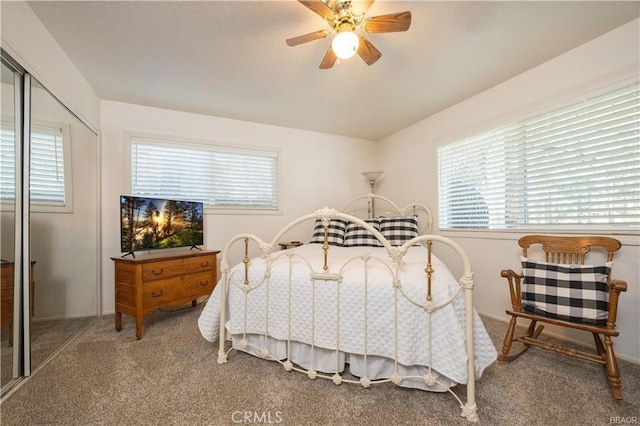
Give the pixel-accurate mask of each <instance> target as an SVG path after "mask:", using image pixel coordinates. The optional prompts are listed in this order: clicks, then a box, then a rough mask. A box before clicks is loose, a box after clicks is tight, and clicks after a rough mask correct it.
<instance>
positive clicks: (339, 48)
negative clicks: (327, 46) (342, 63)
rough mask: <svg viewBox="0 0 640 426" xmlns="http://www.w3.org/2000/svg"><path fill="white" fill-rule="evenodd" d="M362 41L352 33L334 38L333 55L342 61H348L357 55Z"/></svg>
mask: <svg viewBox="0 0 640 426" xmlns="http://www.w3.org/2000/svg"><path fill="white" fill-rule="evenodd" d="M359 44H360V40H359V39H358V36H357V35H356V33H354V32H351V31H343V32H340V33H338V34H336V36H335V37H334V38H333V41H332V42H331V48H332V49H333V53H335V54H336V56H337V57H338V58H340V59H348V58H350V57H352V56H353V55H355V54H356V52H357V51H358V45H359Z"/></svg>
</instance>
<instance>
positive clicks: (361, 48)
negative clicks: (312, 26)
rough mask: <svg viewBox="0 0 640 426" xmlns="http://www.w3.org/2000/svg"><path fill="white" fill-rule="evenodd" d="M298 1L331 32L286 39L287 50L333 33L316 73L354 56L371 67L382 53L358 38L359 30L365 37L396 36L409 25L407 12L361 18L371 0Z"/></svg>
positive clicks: (321, 31) (363, 38) (365, 39)
mask: <svg viewBox="0 0 640 426" xmlns="http://www.w3.org/2000/svg"><path fill="white" fill-rule="evenodd" d="M298 1H299V2H300V3H302V4H303V5H304V6H306V7H307V8H309V9H311V10H312V11H313V12H315V13H317V14H318V15H320V16H321V17H322V18H323V19H324V20H325V21H326V22H327V23H328V24H329V27H331V30H319V31H314V32H312V33H309V34H304V35H301V36H297V37H293V38H290V39H287V44H288V45H289V46H297V45H299V44H302V43H307V42H310V41H313V40H318V39H321V38H325V37H327V36H328V35H329V34H331V33H335V36H334V37H333V41H332V43H331V45H330V46H329V48H328V49H327V52H326V53H325V55H324V58H322V62H320V69H328V68H331V67H333V65H334V64H335V63H336V62H337V61H338V59H347V58H350V57H352V56H353V55H355V54H356V53H357V54H358V56H360V57H361V58H362V60H363V61H365V62H366V64H367V65H372V64H373V63H374V62H376V61H377V60H378V59H380V57H381V56H382V53H380V51H379V50H378V49H376V48H375V46H374V45H373V44H371V42H370V41H369V40H367V38H365V36H364V35H358V34H357V32H358V31H360V30H362V31H363V32H364V33H368V34H374V33H391V32H400V31H407V30H408V29H409V26H410V25H411V12H408V11H407V12H398V13H390V14H388V15H380V16H372V17H369V18H365V15H366V13H367V11H368V10H369V8H370V7H371V4H373V2H374V0H363V1H356V2H352V1H351V0H326V1H321V0H298ZM352 3H356V4H357V5H358V6H360V7H359V8H358V9H360V10H359V13H358V12H357V11H356V10H354V8H353V5H352Z"/></svg>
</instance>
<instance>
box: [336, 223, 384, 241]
mask: <svg viewBox="0 0 640 426" xmlns="http://www.w3.org/2000/svg"><path fill="white" fill-rule="evenodd" d="M365 222H367V223H368V224H369V225H371V226H373V227H374V228H375V230H376V231H380V224H379V223H378V220H377V219H365ZM344 246H345V247H356V246H369V247H382V244H381V243H380V241H379V240H378V239H377V238H376V237H375V236H374V235H373V234H372V233H371V232H369V230H367V229H364V228H363V227H362V226H360V225H356V224H355V223H353V222H349V224H348V225H347V230H346V232H345V234H344Z"/></svg>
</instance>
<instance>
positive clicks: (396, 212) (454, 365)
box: [198, 194, 497, 422]
mask: <svg viewBox="0 0 640 426" xmlns="http://www.w3.org/2000/svg"><path fill="white" fill-rule="evenodd" d="M361 202H366V206H367V208H366V215H364V216H365V217H364V218H361V217H358V216H356V213H354V212H352V211H351V210H350V209H352V208H353V207H354V206H355V205H356V204H358V203H361ZM375 203H378V205H380V204H384V209H385V210H384V212H385V213H384V214H383V215H379V216H376V215H375V213H373V212H374V211H375ZM345 212H351V213H345ZM299 226H307V227H309V226H312V227H313V230H312V232H311V237H310V238H309V241H308V242H305V244H303V245H301V246H298V247H294V248H289V249H286V250H276V249H275V247H278V242H280V241H282V240H283V238H284V237H285V236H286V235H287V233H288V232H290V231H291V230H292V229H294V228H296V227H299ZM238 245H240V249H241V253H242V255H241V256H242V260H241V261H239V262H238V263H237V264H236V265H235V266H233V267H230V264H229V258H228V256H229V253H232V250H233V249H234V248H235V250H236V251H237V246H238ZM252 245H255V246H257V247H258V251H259V255H255V256H252V255H251V254H250V253H251V248H250V247H251V246H252ZM436 247H437V248H442V249H445V250H450V251H449V253H451V252H453V253H455V255H457V257H459V262H460V265H462V269H463V271H464V272H463V273H462V277H461V278H460V279H459V280H457V279H455V278H454V277H453V275H452V274H451V273H450V271H449V269H448V268H447V266H446V265H445V264H444V263H443V262H442V261H441V260H440V259H439V258H438V257H437V256H436V254H435V253H434V250H435V249H436ZM220 269H221V279H220V282H219V283H218V285H217V286H216V288H215V290H214V292H213V293H212V295H211V297H210V298H209V300H208V301H207V304H206V305H205V307H204V309H203V311H202V313H201V315H200V317H199V320H198V326H199V329H200V332H201V334H202V336H203V337H204V338H205V339H207V340H209V341H211V342H216V341H218V342H219V351H218V363H220V364H223V363H226V362H227V361H228V354H229V352H230V351H232V350H240V351H244V352H247V353H250V354H252V355H255V356H257V357H261V358H264V359H268V360H272V361H276V362H278V363H280V364H281V365H282V366H283V367H284V370H285V371H298V372H302V373H304V374H306V375H307V376H308V377H309V378H310V379H316V378H324V379H329V380H332V381H333V382H334V383H335V384H336V385H340V384H342V383H357V384H360V385H361V386H362V387H365V388H367V387H370V386H372V385H376V384H380V383H388V382H392V383H394V384H395V385H398V386H403V387H409V388H417V389H421V390H426V391H434V392H450V393H451V394H452V395H453V396H454V397H455V398H456V399H457V400H458V402H459V403H460V407H461V410H462V411H461V415H462V416H463V417H465V418H466V419H467V420H469V421H471V422H476V421H478V414H477V406H476V402H475V380H476V378H479V377H480V376H481V375H482V372H483V371H484V370H485V369H486V367H487V366H489V365H490V364H491V363H493V362H494V361H495V359H496V356H497V352H496V349H495V347H494V346H493V344H492V342H491V340H490V338H489V336H488V333H487V331H486V329H485V328H484V325H483V324H482V321H481V320H480V318H479V317H478V315H477V313H476V312H475V310H474V309H473V286H474V282H473V274H472V272H471V267H470V264H469V260H468V258H467V256H466V254H465V253H464V252H463V251H462V249H461V248H460V247H459V246H458V245H457V244H456V243H455V242H453V241H451V240H449V239H447V238H444V237H442V236H438V235H432V234H431V214H430V212H429V209H428V208H426V207H425V206H424V205H422V204H410V205H408V206H406V207H404V208H399V207H398V206H397V205H396V204H395V203H393V202H392V201H391V200H389V199H387V198H385V197H381V196H379V195H375V194H366V195H363V196H360V197H357V198H355V199H354V200H353V201H351V202H350V203H349V204H348V205H347V206H346V207H345V208H343V209H342V210H335V209H332V208H329V207H325V208H322V209H319V210H317V211H315V212H313V213H311V214H309V215H306V216H303V217H301V218H298V219H296V220H294V221H293V222H291V223H290V224H288V225H286V226H285V227H284V228H283V229H282V230H281V231H280V232H278V234H277V235H276V236H275V237H274V238H273V240H272V241H271V242H265V241H263V240H262V239H260V238H258V237H256V236H254V235H250V234H240V235H238V236H236V237H234V238H232V239H231V240H230V241H229V243H228V244H227V245H226V247H225V249H224V251H223V254H222V260H221V265H220ZM220 336H223V338H222V339H219V337H220ZM469 360H475V362H468V361H469ZM458 384H465V385H466V401H463V400H462V399H461V398H460V397H459V396H458V395H457V394H456V392H455V389H454V388H455V386H456V385H458Z"/></svg>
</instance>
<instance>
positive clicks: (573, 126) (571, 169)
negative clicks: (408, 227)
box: [438, 83, 640, 231]
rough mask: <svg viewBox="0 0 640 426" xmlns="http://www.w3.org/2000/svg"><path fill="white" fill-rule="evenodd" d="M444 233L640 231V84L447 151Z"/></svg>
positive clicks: (442, 150) (442, 175) (441, 159)
mask: <svg viewBox="0 0 640 426" xmlns="http://www.w3.org/2000/svg"><path fill="white" fill-rule="evenodd" d="M438 179H439V181H438V188H439V194H438V195H439V212H440V228H441V229H507V230H508V229H536V228H540V229H544V230H554V229H556V230H570V229H572V228H576V227H580V228H581V229H584V228H585V227H588V228H591V229H618V230H631V231H638V230H639V229H640V85H639V84H638V83H635V84H632V85H630V86H626V87H623V88H621V89H618V90H615V91H613V92H610V93H607V94H604V95H600V96H597V97H593V98H590V99H587V100H584V101H582V102H579V103H576V104H573V105H569V106H567V107H564V108H560V109H557V110H554V111H550V112H547V113H545V114H541V115H538V116H535V117H532V118H528V119H525V120H521V121H519V122H516V123H513V124H510V125H505V126H502V127H499V128H496V129H492V130H490V131H487V132H484V133H482V134H479V135H475V136H473V137H470V138H467V139H464V140H461V141H458V142H454V143H451V144H447V145H443V146H441V147H439V148H438Z"/></svg>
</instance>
